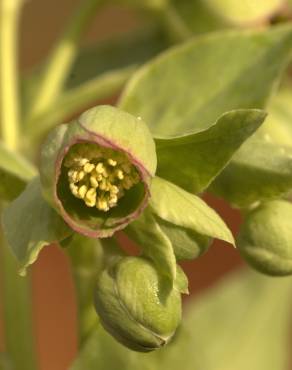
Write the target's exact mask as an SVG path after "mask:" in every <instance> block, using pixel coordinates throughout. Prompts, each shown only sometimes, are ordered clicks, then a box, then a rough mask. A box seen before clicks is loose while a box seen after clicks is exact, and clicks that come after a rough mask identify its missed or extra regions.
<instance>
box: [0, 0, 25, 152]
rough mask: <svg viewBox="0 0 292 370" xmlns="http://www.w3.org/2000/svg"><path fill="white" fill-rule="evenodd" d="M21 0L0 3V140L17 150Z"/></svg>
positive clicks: (7, 0)
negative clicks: (18, 52)
mask: <svg viewBox="0 0 292 370" xmlns="http://www.w3.org/2000/svg"><path fill="white" fill-rule="evenodd" d="M22 3H23V1H22V0H0V112H1V113H0V115H1V116H0V122H1V133H2V138H3V140H4V141H5V142H6V144H7V145H8V146H9V147H10V148H11V149H15V148H17V144H18V143H17V141H18V137H19V105H18V102H19V97H18V73H17V40H18V32H17V31H18V20H19V14H20V9H21V5H22Z"/></svg>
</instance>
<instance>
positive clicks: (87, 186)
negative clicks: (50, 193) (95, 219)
mask: <svg viewBox="0 0 292 370" xmlns="http://www.w3.org/2000/svg"><path fill="white" fill-rule="evenodd" d="M64 166H65V167H66V168H67V169H68V171H67V175H68V181H69V187H70V191H71V193H72V194H73V195H74V196H75V197H76V198H79V199H81V200H83V202H84V203H85V204H86V206H87V207H96V208H97V209H98V210H100V211H104V212H107V211H109V209H110V208H113V207H115V206H116V205H117V204H118V200H119V199H120V198H122V197H123V196H124V195H125V191H127V190H129V189H130V188H131V187H132V186H134V185H135V184H137V183H138V182H139V181H140V175H139V173H138V171H137V169H136V168H135V167H134V166H133V164H132V163H131V162H130V161H129V159H128V157H127V156H126V154H124V153H122V152H118V151H115V150H112V149H109V148H104V147H100V146H99V145H97V144H92V143H82V144H75V145H74V146H73V147H72V148H71V149H70V151H69V153H68V154H67V155H66V158H65V160H64Z"/></svg>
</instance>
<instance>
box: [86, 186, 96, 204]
mask: <svg viewBox="0 0 292 370" xmlns="http://www.w3.org/2000/svg"><path fill="white" fill-rule="evenodd" d="M84 201H85V204H86V205H87V206H88V207H94V206H95V203H96V192H95V189H94V188H90V189H89V190H88V192H87V193H86V195H85V198H84Z"/></svg>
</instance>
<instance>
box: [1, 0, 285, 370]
mask: <svg viewBox="0 0 292 370" xmlns="http://www.w3.org/2000/svg"><path fill="white" fill-rule="evenodd" d="M113 2H114V3H116V4H119V5H122V6H123V5H126V6H128V7H132V10H133V9H134V11H135V12H137V14H139V15H142V17H143V20H144V22H145V28H144V29H145V30H146V32H145V33H143V32H141V31H140V30H139V31H137V30H134V31H133V32H132V33H131V34H130V35H127V36H124V35H121V36H119V37H116V38H115V39H113V40H107V41H104V42H102V43H98V44H97V45H94V46H93V47H90V48H88V49H87V50H83V51H80V52H79V54H78V43H79V40H80V37H81V35H82V34H83V33H84V31H85V29H86V26H87V25H88V24H89V22H90V20H91V19H92V17H93V15H94V11H93V10H95V9H96V8H97V7H98V6H102V5H104V1H101V0H87V1H84V2H83V1H81V2H80V8H79V10H78V11H77V12H76V13H75V15H74V16H73V19H72V22H69V23H68V27H67V28H66V30H65V32H64V34H63V36H62V37H61V39H60V40H59V41H58V43H57V45H56V46H55V48H54V49H53V52H52V53H51V55H50V57H49V58H48V62H47V63H45V64H43V65H42V66H41V67H39V68H36V72H35V73H33V74H32V75H31V76H30V78H29V79H27V80H26V83H25V84H24V86H23V87H24V91H23V96H22V102H21V103H22V107H21V108H22V110H21V109H20V107H19V105H20V104H19V101H18V81H17V69H16V66H15V63H14V61H15V60H17V58H16V55H14V51H15V50H16V41H17V37H16V36H17V35H16V30H17V19H18V18H17V15H18V13H17V12H18V11H19V9H18V6H20V4H21V3H22V1H17V2H14V3H13V6H12V7H11V5H10V3H9V1H8V0H2V1H1V0H0V8H1V9H0V38H1V43H0V53H1V63H0V80H1V84H0V90H1V93H0V105H1V112H0V113H1V122H0V125H1V138H2V139H3V142H5V144H4V143H3V144H2V142H1V143H0V176H1V184H0V198H1V199H3V200H4V201H7V200H8V201H10V200H12V202H11V203H9V204H6V203H4V202H3V208H4V206H5V209H4V212H3V217H2V218H3V229H4V233H5V236H6V239H7V241H8V243H9V244H10V247H11V249H12V251H13V252H14V254H15V256H16V257H17V260H18V263H19V264H20V268H21V272H22V273H23V274H24V273H25V270H26V268H27V267H28V266H29V265H30V264H31V263H33V262H34V261H35V260H36V259H37V257H38V254H39V252H40V250H41V249H42V248H43V247H44V246H45V245H47V244H50V243H54V242H59V243H60V245H61V246H62V247H63V248H64V249H66V250H67V251H68V253H69V255H70V258H71V261H72V267H73V274H74V278H75V284H76V291H77V297H78V313H79V343H80V346H81V348H82V351H81V353H80V355H79V357H78V359H77V360H76V363H75V364H74V365H73V367H72V369H73V370H78V369H82V370H83V369H88V370H91V369H96V368H101V369H105V368H107V369H109V370H110V369H111V368H112V369H117V368H119V369H121V370H123V369H124V370H131V369H137V368H139V369H141V370H158V369H169V370H176V369H178V368H180V367H181V364H182V359H183V361H184V369H186V370H199V369H200V370H202V369H203V370H221V369H222V370H229V369H232V370H233V369H236V370H246V369H249V370H275V369H276V368H277V369H278V368H279V367H280V368H281V370H282V369H284V366H285V361H286V356H287V351H285V348H284V342H285V341H286V340H287V336H286V334H287V329H286V327H287V322H288V313H289V311H291V306H290V303H291V294H290V289H291V281H290V280H282V282H272V281H271V280H267V279H264V278H263V277H261V276H258V275H256V274H254V273H251V272H244V273H240V274H238V275H234V276H232V277H231V278H230V281H229V280H228V279H227V281H225V282H223V284H222V285H221V286H219V287H217V288H215V289H213V291H211V292H210V293H207V294H206V295H205V296H204V297H202V298H201V299H199V300H198V301H197V302H196V303H195V305H194V306H191V308H190V309H189V312H188V314H187V317H186V320H185V323H184V324H183V325H182V326H181V328H180V330H178V331H177V333H176V329H177V327H178V326H179V323H180V319H181V294H183V293H188V279H187V277H186V275H185V274H184V272H183V270H182V269H181V267H180V266H179V265H178V264H177V262H178V261H180V260H183V259H192V258H197V257H199V256H200V255H201V254H202V253H204V252H205V251H206V250H207V249H208V247H209V246H210V244H211V242H212V240H213V238H217V239H221V240H223V241H225V242H227V243H230V244H233V245H234V239H233V236H232V233H231V232H230V230H229V229H228V227H227V226H226V224H225V222H224V221H223V220H222V219H221V218H220V217H219V216H218V215H217V213H216V212H215V211H214V210H213V209H212V208H210V207H209V206H207V205H206V203H205V202H204V201H203V200H202V199H201V198H200V197H198V196H197V195H196V194H198V193H201V192H203V191H205V190H206V189H208V190H210V191H213V192H214V193H216V194H217V195H219V196H222V197H224V198H225V199H226V200H227V201H228V202H229V203H230V204H231V205H234V206H237V207H239V208H246V210H245V213H244V215H245V220H244V223H243V226H242V228H241V232H240V235H239V237H238V244H239V250H240V252H241V254H242V255H243V257H244V258H245V259H246V260H247V261H248V262H249V263H250V264H251V265H252V266H253V267H255V268H256V269H258V270H260V271H261V272H264V273H266V274H270V275H286V274H291V273H292V265H291V260H292V254H291V250H292V249H291V240H292V234H291V230H292V229H291V227H290V220H291V218H292V208H291V207H292V205H291V202H290V201H289V199H290V198H289V197H290V196H291V193H292V163H291V160H292V146H291V144H292V129H291V127H292V126H291V119H292V111H291V97H292V94H291V92H290V89H291V86H289V83H291V82H289V81H288V83H286V84H285V83H284V84H283V85H284V86H285V89H284V90H282V91H281V92H280V93H279V94H278V95H277V96H276V97H275V98H274V99H272V100H271V102H270V98H272V97H273V95H274V94H275V91H276V87H277V86H278V84H279V82H280V76H281V75H282V74H283V70H284V68H285V67H286V66H287V65H288V63H289V61H290V60H291V50H292V27H291V24H287V25H280V26H271V27H265V28H262V29H250V30H242V29H239V26H240V27H241V26H245V27H247V26H248V25H251V24H254V25H255V24H258V23H259V22H264V21H265V22H267V19H268V18H270V17H271V16H272V15H274V14H277V12H278V10H279V9H280V5H282V3H283V2H282V0H267V1H263V0H259V1H257V4H256V6H255V2H254V1H250V0H246V1H244V2H241V3H239V2H238V1H235V0H222V1H219V0H206V1H204V0H196V1H187V0H181V1H178V0H172V1H171V0H143V1H138V2H137V1H134V0H113ZM2 10H5V12H4V11H2ZM14 12H16V13H17V14H14ZM4 14H5V22H4V19H3V15H4ZM279 15H280V13H279ZM280 16H282V17H285V16H286V15H285V14H284V13H283V14H282V15H280ZM278 21H280V17H279V19H278ZM7 25H8V26H7ZM232 26H235V27H237V30H225V31H224V30H222V29H224V28H231V27H232ZM219 29H221V31H220V32H216V33H213V34H205V35H203V36H200V37H194V38H190V37H191V36H192V35H193V34H196V33H207V32H209V31H211V30H219ZM187 39H189V40H188V41H186V40H187ZM182 41H186V42H183V43H182V44H181V45H175V46H174V47H171V48H169V50H167V51H165V52H163V53H162V54H161V55H159V56H157V57H155V58H154V59H153V60H150V61H148V60H149V59H150V58H152V57H153V56H155V55H156V54H158V53H159V52H161V51H163V50H164V49H167V48H168V47H169V46H170V43H171V42H174V43H176V44H177V43H179V42H182ZM74 58H75V61H74ZM145 61H147V63H146V64H145V65H144V66H143V67H141V68H139V69H138V68H137V66H138V65H140V64H141V63H143V62H145ZM70 71H71V75H70ZM130 77H131V79H130V81H129V83H128V85H127V86H126V88H125V90H124V91H123V92H122V96H121V99H120V102H119V104H118V105H119V108H120V109H119V108H115V107H111V106H104V105H103V106H97V107H94V108H91V109H89V110H87V111H86V112H85V113H83V114H82V115H81V116H80V117H78V118H76V119H73V121H72V122H70V123H69V124H67V125H66V124H62V125H59V126H57V128H55V129H54V130H53V132H52V133H51V134H50V135H49V136H48V138H47V139H46V141H45V143H44V145H43V146H42V150H41V164H40V180H39V178H38V177H37V172H36V171H35V169H34V167H33V165H32V164H30V163H28V162H27V161H26V160H25V159H24V158H25V157H28V158H37V157H38V155H37V154H38V149H37V145H36V144H37V143H38V142H39V140H40V139H41V138H42V136H43V134H44V133H46V132H47V131H48V130H49V129H50V128H51V127H53V126H54V125H55V124H56V123H57V122H59V121H62V120H63V119H65V118H67V116H71V115H72V114H74V113H76V112H77V111H79V110H81V109H83V108H84V107H87V106H88V105H90V104H95V102H96V100H99V99H103V98H108V97H111V96H112V95H113V94H116V93H117V92H118V91H119V90H120V89H121V88H122V87H123V86H124V84H125V82H126V81H127V80H128V79H129V78H130ZM268 103H269V104H268ZM264 109H267V111H268V113H271V114H270V116H269V118H268V120H267V121H266V122H264V120H265V118H266V115H267V113H266V112H265V111H264ZM18 112H20V113H21V114H20V115H18ZM18 116H21V117H18ZM23 117H24V118H23ZM144 122H145V123H144ZM263 122H264V123H263ZM22 123H23V125H22ZM20 152H21V153H23V154H24V155H23V156H22V155H21V154H19V153H20ZM155 175H157V177H155ZM26 185H27V187H26V188H25V186H26ZM280 197H285V199H286V200H282V199H281V200H280V199H277V198H280ZM14 198H16V199H14ZM290 200H291V199H290ZM51 207H52V208H51ZM55 211H57V212H55ZM124 228H125V231H126V233H127V234H128V236H130V238H131V239H132V240H133V241H134V242H136V243H137V244H138V247H139V248H140V251H141V253H140V255H139V256H138V257H131V256H128V255H127V254H126V253H125V252H123V251H122V249H120V248H119V245H118V244H117V242H116V240H115V239H114V238H111V237H112V235H113V234H114V233H115V232H116V231H118V230H121V229H124ZM9 264H10V262H9V261H8V259H7V261H5V265H7V266H8V269H7V271H8V270H9ZM11 273H13V269H11V270H9V272H7V273H6V275H7V276H8V279H7V276H6V275H5V279H4V280H5V285H6V292H8V293H6V294H7V296H6V298H7V300H8V304H7V308H6V316H7V318H8V320H9V321H11V317H12V314H11V312H18V308H21V303H23V304H24V306H26V307H27V303H28V300H27V298H28V291H27V285H25V286H24V289H22V288H21V284H18V282H17V283H16V284H15V285H13V284H14V281H13V279H11V281H12V283H13V284H12V288H13V289H10V287H9V284H10V278H9V274H11ZM15 281H16V280H15ZM10 285H11V284H10ZM7 287H8V289H7ZM18 287H20V289H21V294H22V293H23V295H20V299H19V300H16V298H15V297H16V295H15V293H17V289H18ZM11 292H12V293H11ZM93 295H94V304H95V309H96V311H97V314H98V316H99V317H98V316H97V315H96V312H95V310H94V306H93ZM14 299H15V300H16V301H17V310H16V311H14V309H13V308H14V307H13V300H14ZM28 311H29V310H28ZM28 311H25V312H24V311H23V312H24V314H23V315H22V314H21V312H20V311H19V312H20V314H19V317H20V318H21V319H23V318H24V317H26V316H28ZM99 320H100V322H101V324H102V325H103V326H104V328H105V329H106V330H107V331H108V332H109V333H111V334H112V335H113V337H114V338H116V339H117V340H118V341H119V342H121V343H122V344H124V345H125V346H127V347H129V348H131V349H134V350H136V351H141V352H143V351H145V352H147V351H152V350H154V349H158V348H160V347H162V346H164V345H165V344H166V343H168V342H169V341H170V340H171V339H172V338H173V341H172V344H170V345H169V346H168V348H166V349H162V350H161V351H159V352H158V353H156V354H151V355H148V356H147V357H146V356H144V355H138V354H136V353H134V352H129V351H128V350H126V349H125V348H123V347H121V346H120V345H119V344H117V343H115V342H113V340H112V339H111V338H110V337H108V336H107V334H105V333H104V332H103V331H102V330H98V329H97V327H98V321H99ZM267 323H268V325H267ZM20 328H26V329H27V330H23V329H21V330H22V331H25V332H26V331H27V332H29V331H30V330H29V328H28V327H27V326H22V325H20ZM8 332H9V335H8V339H9V340H8V342H9V343H8V347H10V351H12V353H13V354H14V353H16V357H17V366H16V369H15V370H22V368H21V366H22V363H24V362H25V361H23V360H22V359H23V358H25V357H26V355H25V354H24V353H22V352H20V355H19V356H18V354H17V345H18V343H19V342H18V340H17V337H18V336H20V338H22V339H23V338H24V337H23V334H22V333H21V332H18V331H17V327H16V325H14V326H13V325H12V326H11V327H10V328H9V329H8ZM15 333H16V334H15ZM175 333H176V334H175ZM234 333H236V339H237V340H234ZM271 333H272V335H271ZM25 334H26V333H25ZM29 336H30V337H31V335H29ZM14 338H15V340H14ZM30 339H31V338H30ZM238 342H240V351H239V350H238V347H239V345H238ZM20 343H25V342H24V341H23V340H22V341H20ZM31 343H32V341H31V340H29V341H28V344H29V348H31ZM258 343H260V344H261V345H260V346H259V345H258ZM23 348H26V346H25V345H24V346H23ZM8 352H9V350H8ZM230 354H231V355H232V356H231V357H230ZM9 356H10V353H8V357H7V358H9ZM28 358H29V359H28V362H27V364H29V365H27V366H30V367H31V368H33V367H34V365H30V364H33V356H32V354H30V353H29V354H28ZM230 358H232V360H230ZM18 363H20V367H19V365H18ZM0 366H1V358H0Z"/></svg>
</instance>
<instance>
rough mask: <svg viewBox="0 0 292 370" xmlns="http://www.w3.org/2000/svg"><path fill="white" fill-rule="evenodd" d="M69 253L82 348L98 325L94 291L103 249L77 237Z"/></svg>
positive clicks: (69, 247) (95, 243) (95, 241)
mask: <svg viewBox="0 0 292 370" xmlns="http://www.w3.org/2000/svg"><path fill="white" fill-rule="evenodd" d="M67 252H68V255H69V257H70V260H71V266H72V272H73V278H74V282H75V289H76V300H77V309H78V338H79V347H80V348H81V347H82V345H83V343H84V342H85V340H86V339H87V338H88V336H89V335H90V333H91V331H92V330H93V328H94V327H95V326H96V324H97V323H98V317H97V315H96V312H95V310H94V306H93V290H94V285H95V283H96V278H97V274H98V271H99V270H100V267H101V261H102V249H101V245H100V243H99V241H98V240H94V239H88V238H85V237H82V236H80V235H75V236H73V238H72V239H71V240H70V244H69V246H68V247H67Z"/></svg>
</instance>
